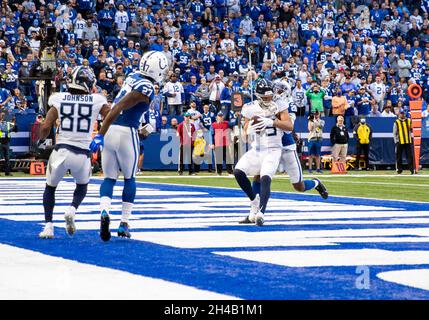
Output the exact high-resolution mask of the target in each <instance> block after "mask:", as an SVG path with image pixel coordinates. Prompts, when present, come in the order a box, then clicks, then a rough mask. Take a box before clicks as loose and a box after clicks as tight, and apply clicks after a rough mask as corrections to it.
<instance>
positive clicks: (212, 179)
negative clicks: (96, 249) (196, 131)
mask: <svg viewBox="0 0 429 320" xmlns="http://www.w3.org/2000/svg"><path fill="white" fill-rule="evenodd" d="M94 176H95V177H101V176H102V175H101V174H96V175H94ZM13 177H15V178H16V177H31V176H30V175H28V174H24V173H16V172H15V173H13ZM312 177H317V178H319V179H320V180H321V181H322V182H323V183H324V184H325V186H326V187H327V189H328V191H329V194H330V195H335V196H346V197H363V198H377V199H388V200H408V201H422V202H429V170H427V169H426V170H423V171H420V172H419V174H417V175H410V174H409V173H408V172H407V171H404V173H402V174H401V175H398V174H396V173H395V172H394V171H391V170H390V171H387V170H380V171H369V172H367V171H352V172H349V173H348V174H344V175H333V174H330V173H329V172H327V171H325V172H324V173H323V174H312V175H310V174H305V175H304V179H309V178H312ZM0 178H5V177H4V176H0ZM137 180H138V181H144V182H155V183H172V184H184V185H198V186H212V187H226V188H239V187H238V185H237V183H236V181H235V179H234V177H233V176H228V174H227V173H224V174H223V175H222V176H217V175H215V174H209V173H207V172H202V173H200V174H199V175H197V176H188V175H187V173H186V172H185V173H184V174H183V176H179V175H178V174H177V172H172V171H145V172H143V174H142V175H140V176H137ZM272 191H286V192H295V191H294V189H293V187H292V185H291V184H290V183H289V178H288V176H287V175H285V174H279V175H276V176H275V177H274V179H273V182H272ZM311 192H312V193H317V192H316V191H314V190H313V191H311Z"/></svg>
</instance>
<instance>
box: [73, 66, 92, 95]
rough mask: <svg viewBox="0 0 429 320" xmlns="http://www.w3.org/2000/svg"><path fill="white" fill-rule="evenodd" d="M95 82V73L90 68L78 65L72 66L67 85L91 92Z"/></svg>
mask: <svg viewBox="0 0 429 320" xmlns="http://www.w3.org/2000/svg"><path fill="white" fill-rule="evenodd" d="M95 82H96V78H95V74H94V72H93V71H92V69H91V68H88V67H85V66H78V67H74V68H73V70H72V72H71V76H70V82H69V83H68V85H67V86H68V87H69V89H76V90H80V91H82V92H85V93H91V92H92V88H93V87H94V85H95Z"/></svg>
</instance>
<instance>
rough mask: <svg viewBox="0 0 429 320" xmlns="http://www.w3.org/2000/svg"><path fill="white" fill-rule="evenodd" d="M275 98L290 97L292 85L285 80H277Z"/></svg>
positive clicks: (274, 87)
mask: <svg viewBox="0 0 429 320" xmlns="http://www.w3.org/2000/svg"><path fill="white" fill-rule="evenodd" d="M273 91H274V100H277V99H288V98H289V97H290V95H291V88H290V85H289V84H288V83H287V82H285V81H282V80H281V81H277V82H275V83H274V86H273Z"/></svg>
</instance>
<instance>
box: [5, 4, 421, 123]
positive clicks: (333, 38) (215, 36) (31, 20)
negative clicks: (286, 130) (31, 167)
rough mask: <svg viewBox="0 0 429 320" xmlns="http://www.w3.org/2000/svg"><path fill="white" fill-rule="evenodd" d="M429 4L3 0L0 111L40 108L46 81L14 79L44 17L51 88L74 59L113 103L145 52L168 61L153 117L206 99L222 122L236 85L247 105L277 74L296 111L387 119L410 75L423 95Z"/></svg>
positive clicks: (35, 47) (60, 84)
mask: <svg viewBox="0 0 429 320" xmlns="http://www.w3.org/2000/svg"><path fill="white" fill-rule="evenodd" d="M428 12H429V1H428V0H424V1H421V2H419V1H407V0H406V1H367V0H358V1H350V0H345V1H337V2H336V3H332V2H330V1H319V0H293V1H280V0H276V1H257V0H204V1H202V0H189V1H188V0H185V1H182V0H165V1H163V0H161V1H153V0H144V1H132V0H124V1H104V0H68V1H59V0H56V1H50V0H36V1H33V0H25V1H23V2H22V3H17V2H12V1H7V0H3V1H2V5H1V20H0V49H1V57H0V69H1V81H2V89H1V92H0V107H1V108H2V111H6V112H11V111H12V110H16V111H19V112H23V110H25V109H26V108H33V109H35V110H36V112H39V111H41V112H43V110H38V108H39V105H38V104H37V101H38V100H37V99H38V95H40V91H41V90H42V89H40V88H39V90H37V91H36V90H35V89H34V88H35V87H36V86H35V83H34V81H22V80H20V78H22V77H26V76H28V73H29V69H30V68H31V66H32V65H33V64H34V63H35V61H36V59H37V57H38V56H39V49H40V40H38V39H39V33H40V32H41V29H42V28H43V27H44V26H45V25H46V24H47V23H49V22H51V23H53V24H54V26H55V27H56V28H57V31H58V47H57V59H58V60H57V62H58V63H57V67H58V69H57V70H56V71H57V72H56V78H55V90H57V91H61V90H64V89H65V84H66V79H67V76H68V74H69V73H70V71H71V69H72V68H73V67H74V66H76V65H88V66H90V67H92V68H93V69H94V72H95V74H96V76H97V78H98V81H97V86H98V88H99V90H100V91H101V92H103V93H104V94H105V95H106V96H108V97H110V100H112V98H113V97H114V96H115V94H116V93H117V92H118V91H119V88H120V87H121V85H122V82H123V80H124V77H125V76H126V75H127V74H129V73H130V72H132V71H133V70H136V69H137V68H138V62H139V59H140V57H141V54H142V51H143V50H147V49H151V50H158V51H163V52H164V53H165V54H166V55H167V56H168V59H169V60H170V61H171V62H172V65H173V66H174V67H173V68H172V70H171V72H170V73H171V74H170V76H169V81H168V83H166V84H165V85H164V86H163V87H161V88H160V90H159V91H158V94H157V99H155V102H154V104H155V106H154V109H155V110H157V111H159V116H160V117H162V115H170V116H175V115H181V114H182V113H183V111H184V109H187V108H188V106H189V103H190V102H191V101H195V102H196V104H197V108H198V109H199V110H200V112H202V111H203V106H204V105H205V104H208V105H209V107H210V108H211V110H212V111H213V112H214V113H215V114H216V113H217V112H218V111H220V110H222V111H223V112H224V113H225V118H226V119H229V117H230V116H231V115H232V114H230V110H229V109H230V106H231V94H232V93H233V92H241V93H242V94H243V97H244V101H245V102H248V101H250V100H251V99H252V87H253V86H254V84H255V81H257V80H258V79H259V78H266V79H270V80H273V79H277V78H281V77H288V78H290V79H291V81H292V82H293V83H294V90H293V98H294V100H295V102H296V103H297V106H298V110H299V114H300V115H304V114H308V113H309V112H314V111H316V110H319V111H320V112H321V115H322V116H329V115H338V114H342V115H345V116H346V117H347V116H350V115H361V116H395V114H397V113H398V111H399V109H400V108H401V107H402V108H405V109H406V108H407V106H408V98H407V95H406V93H405V91H406V88H407V86H408V85H409V84H410V83H418V84H420V85H421V86H422V87H423V88H424V92H423V96H424V99H425V100H426V101H428V99H429V91H428V88H429V67H428V64H429V21H428ZM423 109H424V110H425V109H426V107H425V106H424V108H423Z"/></svg>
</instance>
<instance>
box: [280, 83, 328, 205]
mask: <svg viewBox="0 0 429 320" xmlns="http://www.w3.org/2000/svg"><path fill="white" fill-rule="evenodd" d="M274 101H275V102H276V103H278V104H279V105H284V108H286V109H287V110H288V112H289V115H290V118H291V120H292V123H294V122H295V119H296V113H297V111H298V110H297V106H296V105H295V103H294V102H293V99H292V98H291V88H290V86H289V84H288V83H287V82H285V81H282V80H281V81H278V82H275V83H274ZM282 145H283V151H282V157H281V160H280V162H281V163H282V164H283V167H284V168H285V170H286V172H287V173H288V175H289V177H290V182H291V184H292V185H293V187H294V189H295V190H296V191H300V192H305V191H308V190H311V189H314V188H315V189H316V190H317V191H318V192H319V194H320V195H321V197H322V198H323V199H326V198H328V191H327V190H326V188H325V186H324V185H323V183H322V182H321V181H320V180H319V179H310V180H304V179H303V175H302V167H301V162H300V161H299V157H298V154H297V152H296V142H295V139H294V138H293V135H292V130H291V131H284V133H283V137H282Z"/></svg>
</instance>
